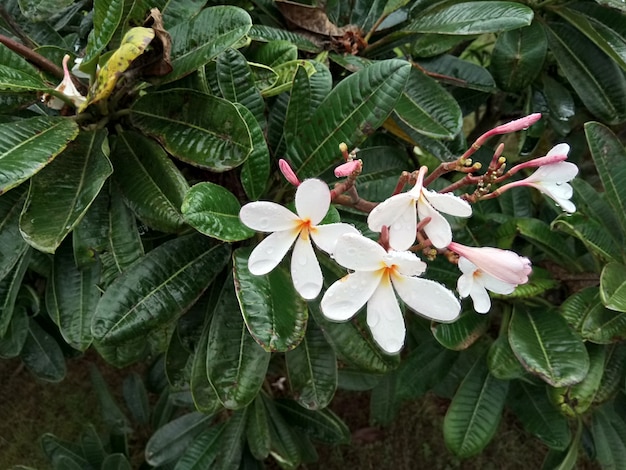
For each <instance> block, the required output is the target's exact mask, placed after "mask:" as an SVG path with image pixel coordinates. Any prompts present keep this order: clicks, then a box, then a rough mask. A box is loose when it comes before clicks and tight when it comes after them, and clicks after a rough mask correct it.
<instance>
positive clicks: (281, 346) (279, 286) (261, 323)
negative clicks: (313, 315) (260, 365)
mask: <svg viewBox="0 0 626 470" xmlns="http://www.w3.org/2000/svg"><path fill="white" fill-rule="evenodd" d="M250 252H251V249H250V248H238V249H237V250H235V252H234V254H233V264H234V268H233V272H234V276H235V289H236V291H237V299H238V301H239V305H240V307H241V312H242V314H243V319H244V321H245V322H246V326H247V327H248V330H249V331H250V334H251V335H252V337H253V338H254V339H255V341H256V342H257V343H259V345H260V346H261V347H263V349H265V350H266V351H273V352H278V351H280V352H284V351H289V350H291V349H293V348H295V347H296V346H297V345H298V344H299V343H300V341H302V338H303V337H304V333H305V331H306V323H307V318H308V309H307V304H306V301H305V300H304V299H302V297H300V295H298V293H297V292H296V290H295V288H294V287H293V283H292V282H291V279H290V275H289V274H288V273H287V271H286V270H284V269H282V268H277V269H274V270H273V271H271V272H270V273H269V274H265V275H263V276H256V275H254V274H251V273H250V271H249V270H248V258H249V256H250Z"/></svg>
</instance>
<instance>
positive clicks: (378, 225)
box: [367, 193, 415, 240]
mask: <svg viewBox="0 0 626 470" xmlns="http://www.w3.org/2000/svg"><path fill="white" fill-rule="evenodd" d="M409 210H412V211H413V212H415V199H414V198H413V197H412V196H411V194H409V193H402V194H396V195H395V196H391V197H390V198H389V199H386V200H385V201H383V202H381V203H380V204H378V205H377V206H376V207H374V210H372V212H370V215H368V216H367V226H368V227H369V228H370V230H371V231H373V232H380V231H381V229H382V227H383V225H386V226H388V227H389V226H391V225H392V224H393V223H394V222H395V221H396V219H398V217H401V216H402V214H403V213H404V212H405V211H409ZM413 240H415V238H413Z"/></svg>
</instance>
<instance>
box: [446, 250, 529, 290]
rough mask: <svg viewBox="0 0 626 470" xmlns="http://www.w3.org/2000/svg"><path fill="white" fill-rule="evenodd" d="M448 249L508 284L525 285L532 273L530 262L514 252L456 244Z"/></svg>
mask: <svg viewBox="0 0 626 470" xmlns="http://www.w3.org/2000/svg"><path fill="white" fill-rule="evenodd" d="M448 249H449V250H451V251H454V252H455V253H456V254H458V255H459V256H462V257H464V258H467V259H468V260H469V261H471V262H472V263H474V264H475V265H476V266H477V267H478V268H479V269H481V270H482V271H484V272H486V273H487V274H489V275H490V276H493V277H495V278H496V279H499V280H500V281H502V282H506V283H507V284H513V285H516V286H517V285H519V284H525V283H526V282H528V275H529V274H530V273H531V271H532V268H531V265H530V260H529V259H528V258H525V257H523V256H520V255H518V254H517V253H514V252H513V251H509V250H501V249H499V248H491V247H483V248H474V247H471V246H465V245H461V244H460V243H456V242H452V243H450V244H449V245H448Z"/></svg>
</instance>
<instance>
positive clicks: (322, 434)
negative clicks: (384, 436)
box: [274, 400, 350, 444]
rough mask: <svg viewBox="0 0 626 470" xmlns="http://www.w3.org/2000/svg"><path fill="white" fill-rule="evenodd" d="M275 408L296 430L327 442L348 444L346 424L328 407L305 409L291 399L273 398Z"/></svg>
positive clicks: (348, 431) (348, 433)
mask: <svg viewBox="0 0 626 470" xmlns="http://www.w3.org/2000/svg"><path fill="white" fill-rule="evenodd" d="M274 403H275V405H276V408H277V409H278V410H279V411H280V413H281V415H283V416H284V417H285V420H286V421H287V422H288V423H289V424H290V425H291V426H293V427H294V428H295V429H296V430H298V431H302V432H304V433H306V434H308V435H309V436H311V437H312V438H313V439H315V440H317V441H320V442H324V443H327V444H348V443H349V442H350V430H349V429H348V426H346V424H345V423H344V422H343V421H342V420H341V418H339V416H337V415H336V414H335V413H333V412H332V411H331V410H329V409H328V408H326V409H324V410H307V409H304V408H302V407H301V406H300V405H298V404H297V403H296V402H295V401H292V400H275V401H274Z"/></svg>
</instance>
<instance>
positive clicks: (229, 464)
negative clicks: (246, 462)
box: [211, 408, 248, 470]
mask: <svg viewBox="0 0 626 470" xmlns="http://www.w3.org/2000/svg"><path fill="white" fill-rule="evenodd" d="M247 421H248V408H245V409H243V410H237V411H235V412H234V413H233V414H231V415H230V417H229V418H228V421H226V423H225V424H224V430H223V431H222V435H221V439H220V449H219V451H218V453H217V456H216V462H215V463H214V464H213V467H211V468H215V469H217V470H238V469H239V463H240V462H241V454H242V453H243V451H244V439H245V435H246V434H245V433H246V423H247Z"/></svg>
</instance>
